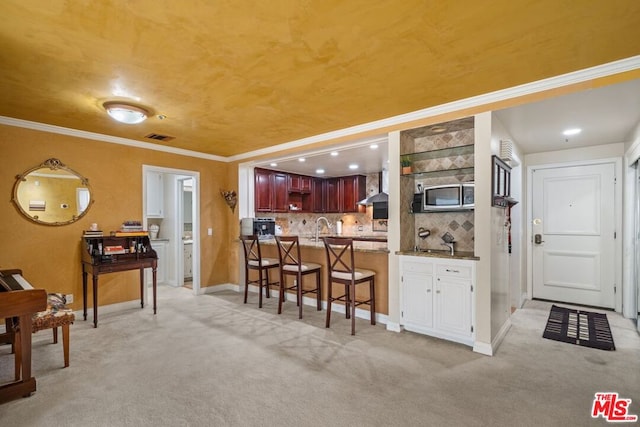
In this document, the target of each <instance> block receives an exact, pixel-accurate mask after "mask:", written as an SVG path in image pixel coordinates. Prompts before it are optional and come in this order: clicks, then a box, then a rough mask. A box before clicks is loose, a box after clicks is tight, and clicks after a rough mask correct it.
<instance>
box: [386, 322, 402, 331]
mask: <svg viewBox="0 0 640 427" xmlns="http://www.w3.org/2000/svg"><path fill="white" fill-rule="evenodd" d="M387 331H391V332H402V328H401V327H400V323H398V322H390V321H388V320H387Z"/></svg>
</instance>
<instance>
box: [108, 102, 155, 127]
mask: <svg viewBox="0 0 640 427" xmlns="http://www.w3.org/2000/svg"><path fill="white" fill-rule="evenodd" d="M102 105H103V106H104V109H105V110H106V111H107V113H108V114H109V115H110V116H111V118H113V119H114V120H117V121H119V122H120V123H125V124H128V125H135V124H138V123H142V122H143V121H145V120H146V118H147V116H148V115H149V112H148V111H147V110H145V109H144V108H140V107H137V106H135V105H131V104H127V103H124V102H118V101H109V102H105V103H104V104H102Z"/></svg>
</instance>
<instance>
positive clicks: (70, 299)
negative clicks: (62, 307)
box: [64, 294, 73, 304]
mask: <svg viewBox="0 0 640 427" xmlns="http://www.w3.org/2000/svg"><path fill="white" fill-rule="evenodd" d="M64 299H66V300H67V304H71V303H72V302H73V294H66V295H65V296H64Z"/></svg>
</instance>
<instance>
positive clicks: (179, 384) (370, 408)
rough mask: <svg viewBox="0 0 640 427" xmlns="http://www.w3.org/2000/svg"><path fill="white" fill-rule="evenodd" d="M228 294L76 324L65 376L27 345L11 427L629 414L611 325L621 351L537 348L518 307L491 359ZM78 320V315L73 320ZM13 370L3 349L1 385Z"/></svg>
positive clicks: (626, 377) (536, 333) (624, 372)
mask: <svg viewBox="0 0 640 427" xmlns="http://www.w3.org/2000/svg"><path fill="white" fill-rule="evenodd" d="M250 297H251V298H250V303H249V304H247V305H244V304H242V296H241V295H240V294H237V293H235V292H223V293H218V294H213V295H204V296H200V297H194V296H193V295H192V294H191V293H190V291H189V290H187V289H180V288H178V289H174V288H168V287H160V290H159V299H158V306H159V308H158V314H157V315H156V316H154V315H153V311H152V310H151V309H150V308H145V309H144V310H140V309H124V310H121V311H117V312H113V313H106V314H102V315H101V317H100V323H99V326H98V329H93V328H92V327H91V321H87V322H85V321H83V320H76V323H75V324H74V325H73V326H72V328H71V366H70V367H69V368H67V369H62V368H61V367H62V365H63V360H62V346H61V345H60V344H58V345H52V344H50V342H51V333H50V331H42V332H39V333H37V334H35V335H34V336H33V338H34V344H33V353H34V354H33V359H34V363H33V365H34V372H35V376H36V379H37V385H38V391H37V392H36V393H35V394H34V395H33V396H31V397H29V398H24V399H19V400H15V401H12V402H9V403H6V404H3V405H0V425H2V426H4V427H9V426H145V425H148V426H276V425H277V426H360V425H368V426H441V425H446V426H449V425H456V426H457V425H460V426H475V425H477V426H516V425H517V426H528V425H531V426H540V425H545V426H553V425H557V426H573V425H581V426H585V425H603V424H605V422H604V420H603V419H598V420H594V419H592V418H591V417H590V412H591V405H592V402H593V397H594V394H595V393H596V392H600V391H615V392H618V393H619V394H620V396H621V397H624V398H630V399H632V400H633V402H632V405H631V411H630V412H631V413H634V414H638V415H640V337H639V336H638V334H637V332H636V330H635V324H634V323H633V322H632V321H630V320H628V319H624V318H622V317H621V316H619V315H617V314H615V313H610V312H608V313H607V314H608V318H609V322H610V324H611V325H612V327H613V336H614V340H615V344H616V351H612V352H607V351H602V350H597V349H590V348H586V347H580V346H575V345H570V344H565V343H560V342H556V341H551V340H547V339H543V338H542V331H543V329H544V326H545V323H546V320H547V317H548V313H549V308H550V306H551V304H548V303H543V302H537V301H534V302H528V303H527V304H526V306H525V308H524V309H521V310H517V311H516V312H515V313H514V314H513V316H512V323H513V326H512V328H511V330H510V331H509V333H508V335H507V337H506V338H505V341H504V342H503V344H502V346H501V347H500V349H499V350H498V353H497V355H495V356H494V357H487V356H483V355H480V354H476V353H473V352H472V351H471V349H470V348H469V347H466V346H463V345H458V344H454V343H450V342H447V341H442V340H438V339H435V338H430V337H426V336H422V335H418V334H414V333H410V332H402V333H394V332H388V331H386V330H385V327H384V325H377V326H371V325H369V323H368V322H367V321H365V320H360V319H359V320H358V322H357V325H356V327H357V330H356V334H357V335H356V336H355V337H352V336H351V335H349V327H350V322H349V321H347V320H346V319H344V317H343V315H340V314H335V315H334V318H333V322H332V327H331V329H325V328H324V312H316V311H315V309H313V308H312V307H309V306H305V307H304V308H305V311H304V313H305V318H304V319H303V320H302V321H300V320H298V319H297V310H296V307H295V303H292V302H287V303H286V304H285V312H284V313H283V314H282V315H280V316H279V315H277V314H276V307H277V300H276V299H274V298H272V299H270V300H267V302H266V304H265V306H264V307H263V308H262V309H258V308H257V296H256V295H255V294H254V295H251V296H250ZM79 317H80V319H81V316H79ZM12 371H13V357H12V356H11V355H10V354H9V347H8V346H0V382H6V381H8V380H10V379H11V377H12Z"/></svg>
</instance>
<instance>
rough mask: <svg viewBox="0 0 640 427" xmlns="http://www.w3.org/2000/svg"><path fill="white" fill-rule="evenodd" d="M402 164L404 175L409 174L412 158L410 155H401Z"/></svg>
mask: <svg viewBox="0 0 640 427" xmlns="http://www.w3.org/2000/svg"><path fill="white" fill-rule="evenodd" d="M400 166H402V175H408V174H410V173H411V160H410V159H409V156H407V155H404V156H400Z"/></svg>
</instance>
